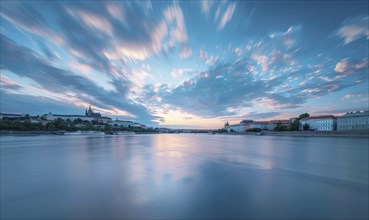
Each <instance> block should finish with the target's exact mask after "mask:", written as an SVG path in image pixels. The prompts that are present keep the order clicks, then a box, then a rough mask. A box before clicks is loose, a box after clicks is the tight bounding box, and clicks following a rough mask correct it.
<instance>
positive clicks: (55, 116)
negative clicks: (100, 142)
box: [43, 112, 95, 122]
mask: <svg viewBox="0 0 369 220" xmlns="http://www.w3.org/2000/svg"><path fill="white" fill-rule="evenodd" d="M43 117H45V118H46V120H48V121H54V120H57V119H58V118H60V119H63V120H65V121H66V120H70V121H74V120H78V119H81V120H82V121H89V122H91V121H93V120H95V118H94V117H90V116H85V115H59V114H52V113H51V112H49V113H48V114H46V115H44V116H43Z"/></svg>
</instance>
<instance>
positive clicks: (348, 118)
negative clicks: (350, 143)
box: [337, 110, 369, 131]
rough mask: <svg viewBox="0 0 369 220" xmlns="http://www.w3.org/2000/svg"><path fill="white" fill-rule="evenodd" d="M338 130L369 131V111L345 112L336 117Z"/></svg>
mask: <svg viewBox="0 0 369 220" xmlns="http://www.w3.org/2000/svg"><path fill="white" fill-rule="evenodd" d="M337 130H338V131H350V130H362V131H365V130H366V131H369V111H368V110H366V111H356V112H347V113H346V114H344V115H342V116H340V117H338V118H337Z"/></svg>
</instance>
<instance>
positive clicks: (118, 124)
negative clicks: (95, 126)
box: [109, 120, 134, 128]
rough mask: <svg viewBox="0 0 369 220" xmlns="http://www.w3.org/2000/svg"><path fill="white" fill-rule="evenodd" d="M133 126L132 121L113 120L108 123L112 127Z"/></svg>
mask: <svg viewBox="0 0 369 220" xmlns="http://www.w3.org/2000/svg"><path fill="white" fill-rule="evenodd" d="M133 124H134V122H133V121H124V120H115V121H111V122H109V125H111V126H114V127H124V128H127V127H132V126H133Z"/></svg>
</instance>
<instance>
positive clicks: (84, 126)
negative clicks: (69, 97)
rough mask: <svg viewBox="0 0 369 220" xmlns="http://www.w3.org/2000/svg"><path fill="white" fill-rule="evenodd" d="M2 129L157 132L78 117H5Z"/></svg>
mask: <svg viewBox="0 0 369 220" xmlns="http://www.w3.org/2000/svg"><path fill="white" fill-rule="evenodd" d="M0 130H10V131H60V130H64V131H78V130H80V131H91V130H94V131H103V132H116V131H134V132H156V130H155V129H150V128H147V129H144V128H137V127H113V126H110V125H109V124H100V123H98V122H97V121H92V122H89V121H82V120H81V119H77V120H75V121H70V120H63V119H60V118H58V119H57V120H54V121H51V122H47V123H46V124H43V123H42V122H36V123H35V122H32V119H30V118H27V117H24V118H18V119H10V118H3V119H1V120H0Z"/></svg>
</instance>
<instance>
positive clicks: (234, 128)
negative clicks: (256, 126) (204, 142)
mask: <svg viewBox="0 0 369 220" xmlns="http://www.w3.org/2000/svg"><path fill="white" fill-rule="evenodd" d="M225 129H227V132H237V133H241V132H245V126H244V125H242V124H235V125H228V126H227V127H225Z"/></svg>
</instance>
